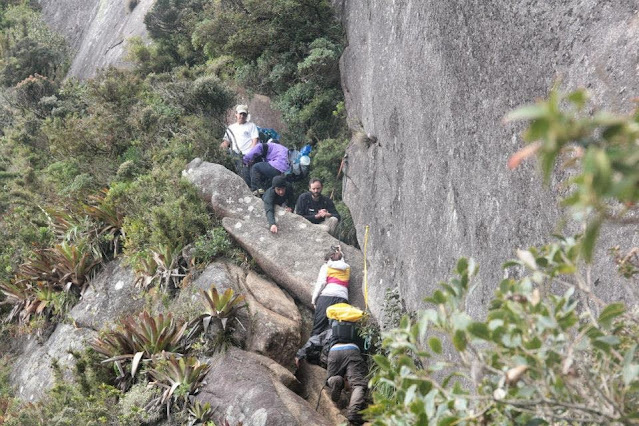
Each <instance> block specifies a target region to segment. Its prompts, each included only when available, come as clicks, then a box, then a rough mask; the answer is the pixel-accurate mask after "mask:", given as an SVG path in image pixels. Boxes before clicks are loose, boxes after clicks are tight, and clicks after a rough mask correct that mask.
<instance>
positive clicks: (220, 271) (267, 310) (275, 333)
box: [169, 262, 302, 367]
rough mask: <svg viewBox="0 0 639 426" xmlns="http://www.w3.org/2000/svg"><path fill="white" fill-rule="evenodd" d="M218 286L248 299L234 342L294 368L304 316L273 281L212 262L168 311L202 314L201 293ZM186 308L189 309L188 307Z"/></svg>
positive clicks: (234, 332)
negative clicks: (212, 286) (302, 316)
mask: <svg viewBox="0 0 639 426" xmlns="http://www.w3.org/2000/svg"><path fill="white" fill-rule="evenodd" d="M212 284H215V286H216V288H217V289H218V291H220V292H223V291H225V290H226V289H227V288H231V289H233V291H234V292H236V293H238V294H243V295H244V296H245V298H246V303H247V305H248V309H240V310H239V311H237V320H236V321H238V322H239V324H241V325H239V324H236V323H234V324H232V325H233V328H232V330H233V331H232V333H233V339H234V340H235V341H236V342H238V344H240V346H241V347H243V348H246V349H247V350H249V351H253V352H256V353H260V354H263V355H265V356H268V357H270V358H271V359H273V360H274V361H276V362H279V363H280V364H281V365H283V366H285V367H292V365H293V360H294V358H295V353H296V352H297V350H298V349H299V347H300V346H301V334H302V332H301V324H302V321H301V315H300V312H299V310H298V308H297V306H296V305H295V302H294V301H293V299H292V298H291V296H289V295H288V294H286V293H285V292H284V291H282V290H281V289H280V288H279V287H278V286H277V285H276V284H275V283H273V282H272V281H270V280H268V279H266V278H264V277H262V276H259V275H257V274H256V273H254V272H249V273H248V275H247V273H246V272H245V271H244V270H243V269H242V268H240V267H238V266H236V265H233V264H232V263H228V262H213V263H211V264H210V265H208V266H207V267H206V269H205V270H204V271H203V272H202V274H201V275H200V276H199V277H197V278H196V279H195V280H194V281H193V283H192V284H191V285H190V286H189V287H187V288H184V289H183V290H182V291H181V293H180V295H179V296H178V298H177V299H176V301H175V302H174V303H173V304H171V306H170V308H169V310H170V311H173V312H183V313H185V314H187V315H188V312H187V311H188V310H190V309H192V310H191V312H190V314H191V316H195V315H197V314H199V313H201V312H203V308H202V296H201V291H202V290H205V291H206V290H208V289H209V288H211V285H212ZM185 306H186V307H185Z"/></svg>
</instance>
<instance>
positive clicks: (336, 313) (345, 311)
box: [326, 303, 364, 322]
mask: <svg viewBox="0 0 639 426" xmlns="http://www.w3.org/2000/svg"><path fill="white" fill-rule="evenodd" d="M363 316H364V312H363V311H362V310H361V309H357V308H356V307H355V306H351V305H349V304H348V303H337V304H335V305H331V306H329V307H328V308H326V317H327V318H328V319H333V320H337V321H348V322H355V321H359V320H360V319H362V317H363Z"/></svg>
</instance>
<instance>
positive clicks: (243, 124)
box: [220, 105, 260, 186]
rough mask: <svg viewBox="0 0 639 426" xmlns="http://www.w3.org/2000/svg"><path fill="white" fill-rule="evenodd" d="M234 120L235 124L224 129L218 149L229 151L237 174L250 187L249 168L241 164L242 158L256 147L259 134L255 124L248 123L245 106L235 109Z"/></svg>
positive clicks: (246, 107)
mask: <svg viewBox="0 0 639 426" xmlns="http://www.w3.org/2000/svg"><path fill="white" fill-rule="evenodd" d="M235 119H236V122H235V123H233V124H231V125H230V126H228V127H227V128H226V131H225V132H224V137H223V138H222V143H221V144H220V148H222V149H229V150H230V152H231V155H233V157H234V158H233V159H234V161H235V170H236V171H237V174H238V175H240V176H241V177H242V179H244V182H246V184H247V185H249V186H250V185H251V180H250V174H249V168H248V167H247V166H246V165H245V164H244V163H243V162H242V156H243V155H244V154H246V153H248V152H249V151H250V150H251V148H253V147H254V146H255V145H257V141H258V139H259V136H260V134H259V132H258V130H257V126H256V125H255V123H252V122H250V121H248V106H247V105H238V106H236V107H235Z"/></svg>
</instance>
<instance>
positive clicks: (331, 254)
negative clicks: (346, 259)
mask: <svg viewBox="0 0 639 426" xmlns="http://www.w3.org/2000/svg"><path fill="white" fill-rule="evenodd" d="M341 258H342V249H340V247H339V246H331V249H330V250H329V251H327V252H326V254H325V255H324V260H326V261H328V260H340V259H341Z"/></svg>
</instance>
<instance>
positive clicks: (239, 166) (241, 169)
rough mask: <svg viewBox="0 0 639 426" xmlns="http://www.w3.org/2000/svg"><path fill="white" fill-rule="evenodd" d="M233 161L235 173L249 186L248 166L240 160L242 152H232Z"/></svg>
mask: <svg viewBox="0 0 639 426" xmlns="http://www.w3.org/2000/svg"><path fill="white" fill-rule="evenodd" d="M233 162H234V163H235V173H237V174H238V176H240V177H241V178H242V179H244V182H246V185H247V186H251V175H250V169H249V166H247V165H246V164H244V162H243V161H242V154H235V153H233Z"/></svg>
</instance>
